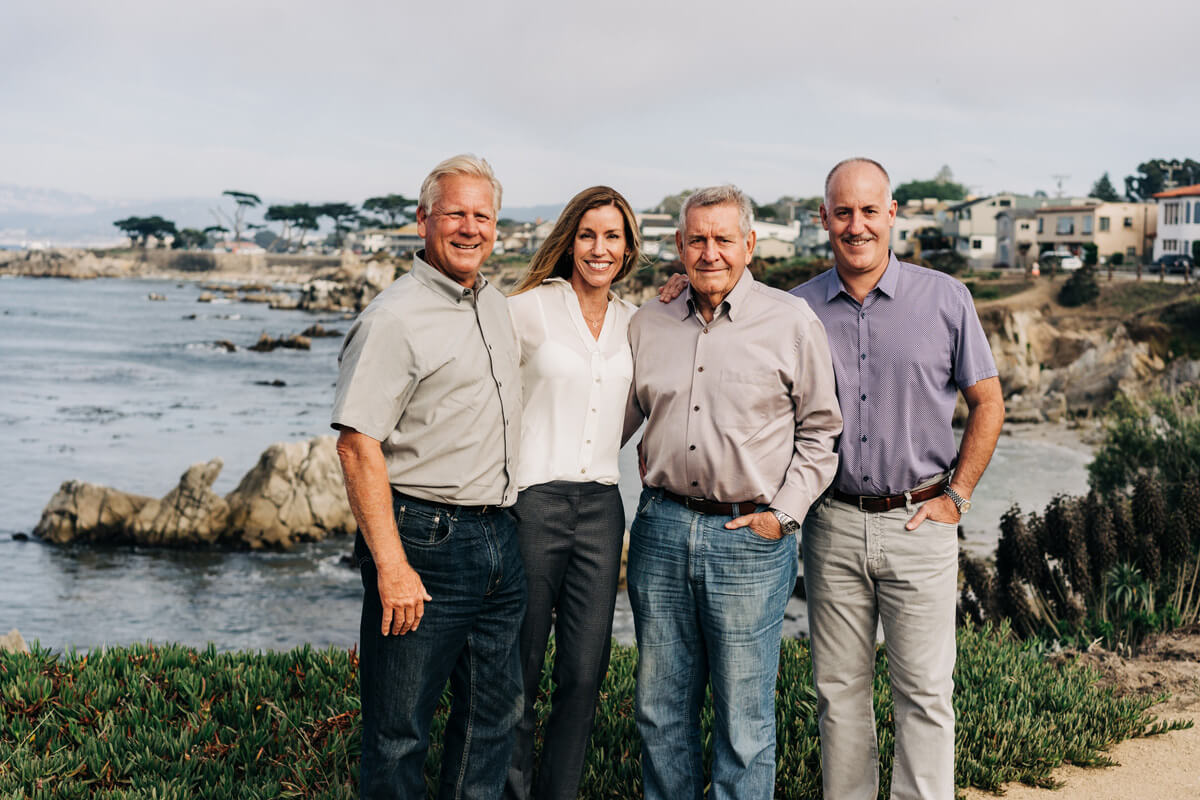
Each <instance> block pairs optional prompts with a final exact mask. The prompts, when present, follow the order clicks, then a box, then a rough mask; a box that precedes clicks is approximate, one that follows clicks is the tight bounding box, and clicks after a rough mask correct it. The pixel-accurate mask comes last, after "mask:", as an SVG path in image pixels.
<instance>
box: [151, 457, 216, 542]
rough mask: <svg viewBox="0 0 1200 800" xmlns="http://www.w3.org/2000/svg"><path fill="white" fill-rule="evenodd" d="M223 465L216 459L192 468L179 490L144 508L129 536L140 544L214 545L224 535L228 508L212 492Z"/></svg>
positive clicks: (181, 478) (182, 480)
mask: <svg viewBox="0 0 1200 800" xmlns="http://www.w3.org/2000/svg"><path fill="white" fill-rule="evenodd" d="M223 466H224V462H222V461H221V459H219V458H214V459H213V460H212V461H209V462H208V463H207V464H193V465H192V466H190V467H188V469H187V471H186V472H184V473H183V476H182V477H180V479H179V485H178V486H176V487H175V488H174V489H172V490H171V491H169V492H167V494H166V495H165V496H164V497H163V498H162V499H161V500H152V501H150V502H149V503H147V504H146V505H145V506H143V507H142V509H141V511H139V512H138V514H137V516H135V517H134V518H133V519H132V520H131V523H130V525H129V533H130V534H131V535H132V538H133V539H134V541H136V542H137V543H138V544H145V545H193V544H213V543H214V542H216V541H217V539H219V538H220V537H221V535H222V534H223V533H224V532H225V522H226V520H227V519H228V518H229V504H228V503H227V502H226V501H225V498H223V497H221V496H220V495H219V494H216V493H215V492H213V490H212V485H213V481H215V480H216V479H217V476H218V475H220V474H221V467H223Z"/></svg>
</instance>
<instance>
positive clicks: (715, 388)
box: [623, 270, 842, 520]
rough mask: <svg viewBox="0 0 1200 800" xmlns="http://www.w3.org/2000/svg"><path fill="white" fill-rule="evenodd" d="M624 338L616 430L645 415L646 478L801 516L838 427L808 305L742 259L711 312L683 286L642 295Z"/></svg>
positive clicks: (822, 347)
mask: <svg viewBox="0 0 1200 800" xmlns="http://www.w3.org/2000/svg"><path fill="white" fill-rule="evenodd" d="M629 341H630V344H631V345H632V346H633V361H634V366H633V387H632V389H631V391H630V396H629V403H628V407H627V408H626V413H625V430H624V437H623V438H625V439H628V438H629V437H630V436H631V435H632V434H633V433H634V431H635V430H636V429H637V426H638V425H640V424H641V422H642V420H643V419H646V420H647V423H646V432H645V435H644V437H643V439H642V443H643V452H644V455H645V460H646V467H647V471H646V477H645V482H646V485H647V486H653V487H658V488H663V489H667V490H669V491H672V492H675V493H676V494H681V495H685V496H689V497H705V498H708V499H710V500H718V501H720V502H724V503H737V502H742V501H749V500H752V501H754V502H757V503H766V504H768V505H770V506H772V507H773V508H777V509H779V510H780V511H783V512H784V513H786V514H787V515H788V516H790V517H792V518H793V519H795V520H802V519H804V517H805V515H806V514H807V513H808V507H809V505H811V504H812V502H813V501H814V500H815V499H816V498H817V497H818V496H820V494H821V493H822V492H823V491H825V488H826V487H827V486H828V485H829V482H830V481H831V480H832V479H833V475H834V472H835V470H836V468H837V456H836V454H835V453H834V442H835V439H836V438H837V435H838V432H839V431H841V429H842V417H841V414H840V413H839V412H838V406H837V395H836V394H835V392H834V378H833V366H832V364H831V363H830V359H829V346H828V344H827V343H826V341H825V331H824V330H823V329H822V328H821V323H820V321H819V320H818V319H817V318H816V316H815V315H814V314H813V312H812V311H811V310H810V309H809V307H808V305H807V304H805V303H804V302H802V301H799V300H797V299H796V298H794V297H791V296H789V295H788V294H787V293H786V292H781V291H779V290H777V289H772V288H770V287H768V286H764V285H763V284H761V283H758V282H757V281H755V280H754V277H753V276H752V275H751V274H750V271H749V270H746V271H745V272H744V273H743V274H742V277H741V279H740V280H739V281H738V283H737V286H735V287H734V288H733V290H732V291H731V292H730V293H729V294H728V295H727V296H726V298H725V301H724V302H723V303H722V304H721V308H720V309H718V313H717V315H715V316H714V317H713V320H712V322H709V323H706V322H705V321H704V318H703V317H701V316H700V315H699V313H698V312H697V311H696V308H695V305H694V304H693V301H692V300H691V291H690V290H689V291H687V292H684V293H683V294H681V295H680V296H679V297H677V298H675V300H674V301H672V302H670V303H666V304H663V303H660V302H658V301H657V300H652V301H650V302H648V303H646V305H644V306H642V308H641V309H640V310H639V311H638V312H637V313H636V314H634V316H633V320H632V321H631V322H630V323H629Z"/></svg>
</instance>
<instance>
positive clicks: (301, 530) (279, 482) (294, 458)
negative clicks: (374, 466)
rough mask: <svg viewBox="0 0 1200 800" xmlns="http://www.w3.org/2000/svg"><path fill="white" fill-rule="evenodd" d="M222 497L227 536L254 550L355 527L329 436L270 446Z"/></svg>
mask: <svg viewBox="0 0 1200 800" xmlns="http://www.w3.org/2000/svg"><path fill="white" fill-rule="evenodd" d="M225 499H226V500H227V501H228V502H229V508H230V513H229V520H228V527H229V535H230V536H231V537H232V538H234V539H236V540H238V541H240V542H242V543H244V544H246V545H249V546H250V547H251V548H254V549H259V548H264V547H265V548H284V549H286V548H289V547H291V546H292V545H293V544H295V543H296V542H301V541H318V540H320V539H324V538H325V537H326V536H329V535H330V534H342V533H351V532H353V531H354V529H355V522H354V515H353V514H351V513H350V503H349V501H348V500H347V499H346V490H345V487H344V486H343V484H342V472H341V465H340V463H339V462H338V457H337V449H336V447H335V444H334V437H332V436H318V437H317V438H315V439H311V440H309V441H307V442H288V443H276V444H273V445H271V446H270V447H268V448H267V449H266V451H265V452H264V453H263V454H262V456H261V457H259V459H258V464H256V465H255V466H254V468H253V469H251V470H250V471H249V472H248V473H246V475H245V477H243V478H242V481H241V483H239V484H238V486H237V488H236V489H234V490H233V491H232V492H231V493H230V494H229V495H227V496H226V498H225Z"/></svg>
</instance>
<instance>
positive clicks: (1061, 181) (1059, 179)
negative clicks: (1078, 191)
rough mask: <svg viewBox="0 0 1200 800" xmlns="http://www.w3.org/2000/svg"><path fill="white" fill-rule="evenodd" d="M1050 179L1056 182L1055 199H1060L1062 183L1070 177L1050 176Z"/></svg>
mask: <svg viewBox="0 0 1200 800" xmlns="http://www.w3.org/2000/svg"><path fill="white" fill-rule="evenodd" d="M1050 177H1051V178H1054V180H1055V181H1057V182H1058V194H1056V195H1055V197H1062V196H1063V192H1062V185H1063V181H1065V180H1067V179H1068V178H1070V177H1071V176H1070V175H1051V176H1050Z"/></svg>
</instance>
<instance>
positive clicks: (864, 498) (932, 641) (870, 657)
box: [792, 158, 1004, 800]
mask: <svg viewBox="0 0 1200 800" xmlns="http://www.w3.org/2000/svg"><path fill="white" fill-rule="evenodd" d="M820 211H821V222H822V224H823V225H824V226H825V229H826V230H827V231H828V232H829V244H830V246H831V247H832V249H833V256H834V263H835V266H834V268H833V269H830V270H828V271H826V272H824V273H822V274H820V275H818V276H817V277H815V278H813V279H812V280H810V281H809V282H807V283H805V284H804V285H803V286H799V287H797V288H796V289H793V290H792V294H794V295H796V296H797V297H800V298H803V299H804V300H806V301H807V303H808V305H809V306H810V307H811V308H812V310H813V311H814V312H815V313H816V315H817V316H818V317H820V319H821V322H822V323H824V325H825V331H826V333H827V334H828V336H829V346H830V350H831V351H832V353H833V366H834V371H835V372H836V373H837V392H838V400H839V401H840V405H841V410H842V416H843V417H844V419H845V430H844V431H843V433H842V437H841V441H840V444H839V446H838V455H839V457H840V462H839V464H838V471H837V477H836V478H835V479H834V482H833V487H832V488H831V490H830V492H829V494H827V495H826V496H825V497H824V498H823V499H822V500H821V501H820V502H819V503H817V504H816V505H814V506H813V508H812V511H811V512H810V513H809V516H808V518H807V519H806V520H805V523H804V535H803V540H804V541H803V546H804V583H805V588H806V590H807V595H808V614H809V632H810V636H811V639H812V657H813V681H814V683H815V686H816V691H817V711H818V718H819V724H820V730H821V775H822V781H823V783H824V794H825V796H826V797H836V798H839V800H868V798H874V797H875V796H876V795H877V794H878V786H879V775H878V746H877V743H876V739H875V716H874V710H873V697H872V686H873V683H874V671H875V634H876V628H877V626H878V625H879V623H880V622H882V624H883V634H884V639H885V641H886V642H887V655H888V670H889V673H890V677H891V684H892V697H893V699H894V700H895V706H896V710H895V722H896V754H895V760H894V762H893V771H892V787H891V797H892V798H893V800H912V799H913V798H925V799H926V800H951V798H953V797H954V708H953V706H952V704H951V694H952V692H953V689H954V679H953V672H954V660H955V635H954V610H955V596H956V592H957V579H958V539H957V526H958V521H959V519H960V518H961V516H962V515H963V514H965V513H966V512H967V511H969V510H970V508H971V501H970V497H971V493H972V492H973V491H974V489H975V484H976V483H977V482H978V481H979V478H980V477H981V476H982V475H983V471H984V469H985V468H986V467H987V464H988V461H989V460H990V459H991V456H992V451H993V450H994V449H995V446H996V440H997V438H998V437H999V435H1000V428H1001V425H1002V424H1003V421H1004V401H1003V397H1002V395H1001V392H1000V381H999V378H997V377H996V376H997V371H996V365H995V363H994V361H993V359H992V353H991V349H990V348H989V346H988V341H987V337H986V336H985V335H984V332H983V328H982V326H981V325H980V324H979V316H978V315H977V314H976V312H975V304H974V303H973V302H972V300H971V293H970V292H969V291H968V290H967V287H966V286H964V285H963V284H962V283H961V282H960V281H957V280H955V279H954V278H952V277H950V276H949V275H946V274H943V273H941V272H935V271H934V270H931V269H926V268H924V267H920V266H917V265H915V264H907V263H904V262H902V261H899V260H897V258H896V256H895V255H894V254H893V253H892V252H891V251H890V249H889V247H888V242H889V240H890V234H891V228H892V224H893V223H894V222H895V219H896V202H895V200H893V199H892V193H891V188H890V186H889V179H888V175H887V171H886V170H884V168H883V167H882V166H881V165H880V164H879V163H878V162H876V161H872V160H871V159H866V158H851V159H847V160H845V161H842V162H840V163H838V164H837V165H835V166H834V168H833V169H832V170H830V172H829V176H828V177H827V178H826V181H825V202H824V203H823V204H822V205H821V209H820ZM959 391H961V392H962V394H963V396H964V397H965V398H966V401H967V408H968V409H969V412H968V416H967V423H966V430H965V431H964V433H963V436H962V444H961V446H959V445H957V444H956V443H955V437H954V431H953V429H952V428H951V425H950V423H951V418H952V416H953V414H954V406H955V401H956V400H957V397H958V393H959Z"/></svg>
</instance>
